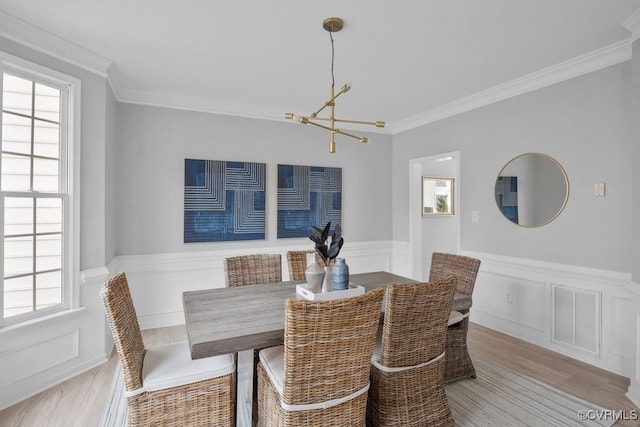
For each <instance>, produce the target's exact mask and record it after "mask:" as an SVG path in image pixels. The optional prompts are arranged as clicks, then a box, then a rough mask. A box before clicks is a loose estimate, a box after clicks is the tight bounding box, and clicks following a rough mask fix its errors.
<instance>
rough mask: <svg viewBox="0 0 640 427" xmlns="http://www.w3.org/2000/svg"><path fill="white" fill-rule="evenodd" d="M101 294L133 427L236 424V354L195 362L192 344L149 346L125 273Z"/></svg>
mask: <svg viewBox="0 0 640 427" xmlns="http://www.w3.org/2000/svg"><path fill="white" fill-rule="evenodd" d="M100 296H101V298H102V302H103V304H104V309H105V312H106V315H107V319H108V322H109V326H110V327H111V332H112V333H113V339H114V341H115V346H116V351H117V353H118V357H119V359H120V362H121V364H122V373H123V378H124V394H125V397H126V400H127V425H128V426H130V427H131V426H158V425H165V426H212V425H215V426H232V425H234V421H235V420H234V412H235V411H234V409H235V389H234V380H233V376H234V370H235V361H234V359H233V357H232V356H231V355H228V354H226V355H221V356H215V357H209V358H204V359H197V360H192V359H191V354H190V352H189V346H188V344H187V343H186V342H179V343H174V344H167V345H162V346H157V347H151V348H148V349H147V348H145V346H144V342H143V340H142V335H141V333H140V325H139V324H138V318H137V316H136V310H135V307H134V305H133V299H132V298H131V293H130V291H129V285H128V283H127V278H126V276H125V274H124V273H118V274H116V275H115V276H113V277H112V278H110V279H109V280H108V281H107V282H106V283H105V284H104V285H103V286H102V287H101V289H100Z"/></svg>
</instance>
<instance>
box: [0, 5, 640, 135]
mask: <svg viewBox="0 0 640 427" xmlns="http://www.w3.org/2000/svg"><path fill="white" fill-rule="evenodd" d="M622 25H623V26H624V27H625V28H626V29H627V30H629V31H630V32H631V34H632V36H631V37H630V38H629V39H627V40H623V41H620V42H617V43H614V44H612V45H610V46H606V47H604V48H601V49H598V50H595V51H593V52H589V53H586V54H584V55H581V56H578V57H576V58H573V59H570V60H568V61H564V62H562V63H559V64H556V65H553V66H550V67H547V68H545V69H542V70H540V71H537V72H534V73H531V74H528V75H526V76H523V77H519V78H517V79H514V80H511V81H509V82H506V83H503V84H500V85H498V86H495V87H493V88H490V89H487V90H483V91H480V92H477V93H475V94H472V95H470V96H467V97H464V98H461V99H458V100H455V101H452V102H450V103H448V104H444V105H441V106H438V107H435V108H432V109H430V110H427V111H424V112H422V113H419V114H416V115H413V116H410V117H407V118H405V119H402V120H399V121H396V122H393V123H391V124H390V126H388V127H385V128H371V129H369V128H364V127H361V126H357V125H348V124H345V125H343V127H344V128H345V129H353V130H359V131H363V132H368V133H380V134H391V135H393V134H398V133H401V132H405V131H407V130H410V129H414V128H417V127H420V126H424V125H427V124H429V123H433V122H436V121H438V120H443V119H446V118H448V117H452V116H455V115H458V114H462V113H465V112H468V111H471V110H474V109H476V108H480V107H483V106H486V105H490V104H493V103H495V102H499V101H502V100H505V99H508V98H512V97H515V96H518V95H522V94H524V93H527V92H531V91H534V90H537V89H541V88H543V87H546V86H550V85H553V84H555V83H559V82H562V81H565V80H569V79H572V78H575V77H578V76H581V75H584V74H588V73H591V72H594V71H598V70H600V69H603V68H606V67H609V66H612V65H615V64H618V63H621V62H625V61H628V60H629V59H631V44H632V43H633V42H634V41H635V40H636V39H637V38H638V37H639V36H640V9H638V10H636V11H635V12H634V13H633V15H631V16H630V17H629V18H628V19H627V20H626V21H624V22H623V24H622ZM0 36H2V37H5V38H7V39H9V40H12V41H14V42H16V43H20V44H22V45H24V46H27V47H29V48H32V49H34V50H37V51H39V52H42V53H44V54H47V55H49V56H52V57H54V58H57V59H60V60H62V61H65V62H67V63H69V64H73V65H75V66H77V67H80V68H82V69H85V70H87V71H90V72H92V73H94V74H97V75H100V76H102V77H105V78H106V79H107V81H108V82H109V85H110V86H111V89H112V91H113V93H114V96H115V97H116V99H117V100H118V101H119V102H123V103H130V104H140V105H148V106H155V107H163V108H174V109H179V110H188V111H199V112H205V113H212V114H220V115H226V116H236V117H244V118H251V119H260V120H271V121H278V122H285V123H295V122H292V121H290V120H286V119H284V117H283V114H282V112H283V111H284V110H285V109H275V108H272V107H265V106H260V105H253V104H244V103H234V102H226V101H220V100H216V99H212V98H206V97H198V96H184V95H176V94H167V93H164V94H163V93H151V92H144V91H136V90H130V89H124V88H123V86H122V84H121V83H120V80H119V74H118V70H117V66H116V65H115V63H114V62H113V61H112V60H110V59H108V58H105V57H103V56H101V55H98V54H96V53H94V52H92V51H90V50H88V49H85V48H83V47H81V46H78V45H76V44H74V43H71V42H69V41H67V40H65V39H63V38H61V37H58V36H56V35H54V34H51V33H49V32H47V31H45V30H43V29H41V28H39V27H36V26H34V25H32V24H29V23H27V22H25V21H22V20H20V19H18V18H16V17H14V16H12V15H9V14H7V13H5V12H3V11H0Z"/></svg>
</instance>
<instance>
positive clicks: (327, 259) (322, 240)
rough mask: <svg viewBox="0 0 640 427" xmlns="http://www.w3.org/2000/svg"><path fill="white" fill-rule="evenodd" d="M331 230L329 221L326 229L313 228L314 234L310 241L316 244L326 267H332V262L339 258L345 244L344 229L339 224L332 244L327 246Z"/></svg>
mask: <svg viewBox="0 0 640 427" xmlns="http://www.w3.org/2000/svg"><path fill="white" fill-rule="evenodd" d="M330 228H331V221H329V222H328V223H327V225H325V226H324V228H319V227H315V226H312V227H311V229H312V234H311V236H309V239H311V240H312V241H313V242H314V243H315V249H316V253H317V254H318V256H320V258H322V263H323V264H324V266H325V267H328V266H329V265H331V261H333V260H334V259H335V258H336V257H337V256H338V254H339V253H340V249H342V245H343V244H344V239H343V238H342V228H340V224H338V225H336V229H335V231H334V233H333V234H332V235H331V244H329V245H327V239H328V238H329V229H330Z"/></svg>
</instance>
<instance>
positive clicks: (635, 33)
mask: <svg viewBox="0 0 640 427" xmlns="http://www.w3.org/2000/svg"><path fill="white" fill-rule="evenodd" d="M622 26H623V27H624V28H626V29H627V30H629V32H630V33H631V42H632V43H633V42H634V41H636V40H637V39H638V37H640V9H638V10H636V11H635V12H633V15H631V16H630V17H629V18H627V19H626V20H625V21H624V22H623V23H622Z"/></svg>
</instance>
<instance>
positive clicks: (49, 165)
mask: <svg viewBox="0 0 640 427" xmlns="http://www.w3.org/2000/svg"><path fill="white" fill-rule="evenodd" d="M0 87H1V88H2V98H1V99H2V127H1V131H0V136H1V138H0V148H1V157H2V158H1V163H0V195H1V197H0V215H1V221H0V238H1V239H2V240H1V241H0V247H1V248H2V253H3V258H4V259H3V262H2V264H1V265H0V271H1V272H2V289H1V290H2V292H0V310H1V311H0V324H7V323H14V322H19V321H22V320H26V319H31V318H34V317H39V316H42V315H46V314H50V313H52V312H55V311H60V310H64V309H68V308H71V306H72V298H71V296H72V295H71V294H72V293H73V287H72V286H73V285H72V282H73V281H72V280H71V278H72V277H73V275H72V274H71V272H70V269H71V266H72V264H71V262H72V258H73V257H72V256H71V252H70V250H71V244H70V237H71V234H73V233H71V227H70V223H69V222H70V218H71V211H72V210H73V209H72V206H71V204H70V189H71V188H72V186H71V183H70V177H71V173H70V169H69V166H70V165H71V162H70V161H69V160H70V158H68V153H69V152H70V150H69V148H70V143H69V141H70V138H69V135H70V133H71V132H70V128H69V114H68V113H69V111H70V96H69V94H70V86H69V85H68V84H66V83H64V82H62V81H59V80H58V79H56V78H50V79H47V76H46V75H42V74H41V73H39V72H38V73H36V72H33V73H30V72H29V71H26V70H24V69H15V70H14V69H12V68H11V67H8V66H6V65H5V64H3V67H2V74H1V80H0Z"/></svg>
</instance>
